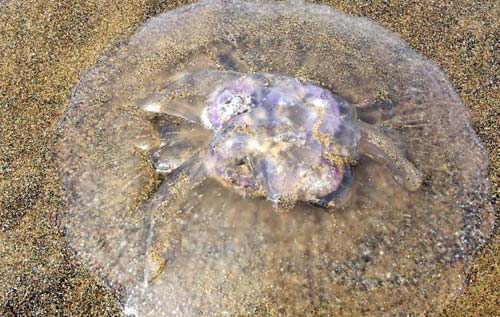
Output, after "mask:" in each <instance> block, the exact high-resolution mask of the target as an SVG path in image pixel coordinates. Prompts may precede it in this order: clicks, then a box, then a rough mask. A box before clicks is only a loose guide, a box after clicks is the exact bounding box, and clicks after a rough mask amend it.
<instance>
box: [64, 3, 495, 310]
mask: <svg viewBox="0 0 500 317" xmlns="http://www.w3.org/2000/svg"><path fill="white" fill-rule="evenodd" d="M54 152H55V154H56V156H57V158H58V162H59V166H60V170H61V174H62V178H63V186H64V191H65V195H66V210H65V211H64V213H63V217H62V219H63V225H64V228H65V232H66V238H67V240H68V242H69V245H70V246H71V248H73V249H74V250H75V252H76V254H77V256H78V257H79V258H80V259H81V261H82V262H83V263H84V264H85V265H87V266H89V267H90V268H91V269H92V270H93V271H94V272H95V273H96V274H97V275H98V276H99V277H100V278H102V280H103V281H104V282H105V283H106V285H108V286H109V287H110V288H111V289H112V290H114V291H115V292H116V293H117V296H119V298H120V300H121V302H122V304H123V309H124V312H125V313H126V314H129V315H136V316H170V315H179V316H194V315H201V316H212V315H213V316H220V315H224V314H226V315H238V316H246V315H266V316H267V315H282V316H295V315H318V316H319V315H335V316H337V315H353V314H354V315H360V314H369V315H384V314H387V315H399V314H425V313H427V314H432V313H436V312H439V311H440V310H441V309H442V308H443V307H444V305H445V304H446V303H447V302H449V300H450V299H451V298H453V297H454V296H455V295H457V294H459V293H460V291H461V288H462V286H463V281H464V275H465V274H466V273H467V265H466V264H467V260H468V259H469V258H470V255H472V254H473V252H474V251H475V250H476V249H477V248H478V247H479V246H480V245H481V244H483V243H484V241H485V239H486V238H487V237H488V235H489V233H490V231H491V227H492V223H493V211H492V207H491V204H490V200H489V199H490V196H489V193H488V183H487V180H486V168H487V162H488V160H487V157H486V155H485V152H484V150H483V148H482V146H481V144H480V143H479V141H478V139H477V136H476V135H475V133H474V131H473V129H472V128H471V126H470V123H469V116H468V114H467V111H466V108H465V107H464V106H463V105H462V103H461V102H460V100H459V98H458V96H457V94H456V93H455V91H454V90H453V88H452V87H451V85H450V83H449V82H448V81H447V79H446V77H445V75H444V74H443V72H442V71H440V70H439V68H438V67H436V66H435V65H434V64H433V63H432V62H431V61H429V60H428V59H426V58H424V57H422V56H420V55H418V54H417V53H416V52H415V51H413V50H412V49H411V48H409V47H408V46H407V45H406V44H405V43H404V42H403V41H402V40H401V39H399V37H398V36H397V35H395V34H394V33H391V32H390V31H388V30H386V29H384V28H382V27H380V26H379V25H377V24H376V23H374V22H372V21H370V20H368V19H366V18H359V17H352V16H348V15H346V14H343V13H339V12H336V11H334V10H332V9H331V8H329V7H325V6H320V5H313V4H306V3H304V2H300V1H290V2H279V3H278V2H263V1H224V0H208V1H202V2H199V3H196V4H193V5H190V6H187V7H183V8H180V9H177V10H174V11H170V12H166V13H163V14H161V15H159V16H157V17H154V18H152V19H151V20H149V21H148V22H146V23H145V24H144V25H143V26H142V27H141V28H140V29H138V31H137V32H136V33H135V34H134V35H133V36H132V37H131V38H130V39H129V40H128V41H126V42H124V43H123V44H122V45H121V46H119V47H118V48H117V49H116V50H115V51H114V52H113V53H112V54H110V55H109V56H106V57H104V58H102V59H100V60H99V61H98V62H97V63H96V64H95V65H94V66H93V67H91V68H90V69H89V70H88V71H87V72H85V73H84V74H83V76H82V77H81V79H80V82H79V84H78V85H77V87H76V88H75V90H74V92H73V95H72V98H71V104H70V106H69V108H68V110H67V113H66V115H65V116H64V118H63V120H62V121H61V124H60V127H59V129H58V131H57V136H56V141H55V145H54Z"/></svg>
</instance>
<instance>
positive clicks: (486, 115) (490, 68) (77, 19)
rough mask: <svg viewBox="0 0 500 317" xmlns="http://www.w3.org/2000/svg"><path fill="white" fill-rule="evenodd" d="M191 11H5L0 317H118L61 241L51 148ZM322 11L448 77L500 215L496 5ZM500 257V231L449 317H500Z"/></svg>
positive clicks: (463, 1)
mask: <svg viewBox="0 0 500 317" xmlns="http://www.w3.org/2000/svg"><path fill="white" fill-rule="evenodd" d="M188 2H190V1H184V0H164V1H162V0H149V1H148V0H136V1H129V0H123V1H116V0H108V1H106V0H90V1H79V0H75V1H53V0H26V1H20V0H18V1H9V0H7V1H5V0H4V1H2V0H0V225H1V227H0V316H119V315H120V309H119V303H118V302H117V300H116V298H115V297H114V295H113V294H112V293H111V292H110V291H109V290H107V289H106V288H105V287H104V286H103V285H102V283H100V282H99V281H98V279H97V278H96V277H95V276H94V275H93V274H92V273H91V272H90V271H89V270H87V269H86V268H85V267H84V266H83V265H81V264H78V262H77V261H76V257H75V255H74V254H72V253H71V250H70V249H69V248H68V246H67V244H66V243H65V241H64V239H63V238H62V235H63V232H62V229H61V228H60V227H59V226H58V223H59V220H60V219H59V216H58V215H59V212H60V211H61V209H62V208H63V205H62V201H61V197H62V193H61V179H60V177H59V176H58V174H57V171H56V168H55V163H54V159H53V155H52V153H51V142H52V138H53V133H54V130H55V129H56V126H57V123H58V121H59V120H60V118H61V116H62V114H63V113H64V111H65V109H66V107H67V105H68V103H69V99H70V94H71V89H72V88H73V87H74V86H75V84H76V83H77V82H78V78H79V76H80V74H81V73H82V72H83V71H84V70H85V69H86V68H88V67H89V66H91V65H92V64H93V63H94V62H95V61H96V59H97V58H98V57H99V56H101V55H102V54H106V53H107V52H109V51H110V50H111V49H112V48H113V47H114V45H116V43H117V42H118V41H120V40H122V39H124V38H126V37H127V35H130V34H131V32H133V30H134V28H136V27H137V26H138V25H140V23H141V22H142V21H144V20H146V19H147V18H149V17H151V16H154V15H155V14H157V13H159V12H162V11H164V10H168V9H171V8H174V7H176V6H179V5H181V4H184V3H188ZM191 2H192V1H191ZM320 2H322V3H326V4H329V5H331V6H333V7H334V8H336V9H338V10H341V11H344V12H348V13H351V14H354V15H361V16H368V17H370V18H372V19H373V20H375V21H377V22H379V23H381V24H382V25H384V26H385V27H387V28H389V29H391V30H393V31H395V32H397V33H399V34H400V35H401V37H402V38H403V39H405V40H406V41H407V42H408V43H409V44H410V45H411V46H412V47H413V48H415V49H416V50H417V51H418V52H419V53H421V54H423V55H425V56H427V57H430V58H431V59H433V60H434V61H435V62H436V63H437V64H439V65H440V66H441V67H442V68H443V69H444V71H445V72H446V73H447V75H448V76H449V79H450V81H451V82H452V83H453V84H454V86H455V88H456V90H457V91H458V93H459V94H460V96H461V98H462V100H463V102H464V104H465V105H466V106H467V107H468V108H469V109H470V113H471V119H472V124H473V126H474V128H475V130H476V131H477V133H478V135H479V136H480V138H481V140H482V142H483V144H484V145H485V147H486V149H487V151H488V153H489V156H490V160H491V164H490V170H489V178H490V181H491V185H492V186H491V191H492V194H493V199H494V200H495V201H494V203H495V207H496V210H497V211H498V210H499V207H500V201H499V199H500V119H499V118H500V87H499V86H500V45H499V44H498V39H499V38H500V18H499V17H500V4H499V3H498V1H495V0H491V1H472V0H456V1H397V2H396V1H393V2H388V1H349V2H347V1H333V0H325V1H320ZM495 41H496V42H495ZM499 254H500V235H499V234H498V230H497V234H495V235H494V236H493V237H492V238H491V240H490V241H489V243H488V244H487V245H485V246H484V248H483V249H482V250H481V251H480V252H479V253H478V254H477V255H476V256H475V258H474V259H473V263H472V269H471V272H470V274H469V275H468V278H467V280H468V284H467V286H466V288H465V291H464V294H463V295H462V296H460V297H458V298H457V299H456V300H455V301H454V302H453V303H451V304H450V305H449V306H448V308H447V309H446V311H445V312H444V313H443V315H446V316H500V300H499V298H500V286H499V285H500V256H499Z"/></svg>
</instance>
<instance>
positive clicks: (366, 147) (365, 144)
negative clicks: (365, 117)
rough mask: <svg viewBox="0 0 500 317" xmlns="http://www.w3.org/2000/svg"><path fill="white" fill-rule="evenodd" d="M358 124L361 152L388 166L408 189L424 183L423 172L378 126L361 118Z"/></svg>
mask: <svg viewBox="0 0 500 317" xmlns="http://www.w3.org/2000/svg"><path fill="white" fill-rule="evenodd" d="M358 124H359V128H360V131H361V139H360V143H359V150H360V153H361V154H363V155H366V156H367V157H369V158H371V159H373V160H375V161H376V162H378V163H380V164H383V165H384V166H386V167H387V168H388V169H389V170H390V171H391V172H392V173H393V176H394V178H395V180H396V181H397V182H398V183H399V184H401V185H402V186H404V187H405V188H406V189H407V190H409V191H416V190H418V189H419V188H420V185H421V184H422V177H423V175H422V173H421V172H420V171H419V170H418V169H417V168H416V167H415V166H414V165H413V164H412V163H411V162H410V161H408V160H407V159H406V157H405V155H404V154H403V153H402V152H401V150H400V149H398V148H397V147H396V146H395V145H394V143H392V141H391V140H389V139H388V138H387V137H386V136H385V135H384V134H383V133H382V132H380V131H379V130H378V129H377V128H376V127H374V126H371V125H369V124H367V123H365V122H363V121H361V120H358Z"/></svg>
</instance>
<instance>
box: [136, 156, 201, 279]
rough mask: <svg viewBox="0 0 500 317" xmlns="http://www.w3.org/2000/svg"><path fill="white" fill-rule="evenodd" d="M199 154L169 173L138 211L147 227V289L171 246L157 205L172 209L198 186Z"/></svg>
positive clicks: (145, 274)
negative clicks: (166, 246)
mask: <svg viewBox="0 0 500 317" xmlns="http://www.w3.org/2000/svg"><path fill="white" fill-rule="evenodd" d="M201 152H202V151H198V152H196V153H195V154H194V155H193V156H192V157H191V158H190V159H188V160H187V161H185V162H184V163H183V164H182V165H180V166H179V167H178V168H176V169H175V170H174V171H172V172H171V173H170V174H169V176H168V177H166V178H165V179H164V180H163V181H162V182H161V183H160V185H159V186H158V188H157V189H156V191H155V192H154V193H153V195H152V196H151V197H150V198H149V199H148V200H147V201H145V202H144V203H143V204H142V205H141V207H140V209H141V211H142V212H143V213H144V222H145V225H146V227H147V237H146V246H145V258H146V261H145V266H144V285H145V286H147V285H148V284H149V283H150V282H151V281H153V280H154V279H155V278H156V277H157V276H158V275H159V274H160V273H161V272H162V270H163V268H164V266H165V262H166V259H165V258H164V257H163V256H162V254H165V253H166V252H167V250H164V248H165V247H164V246H165V245H171V244H172V243H169V242H168V241H167V240H171V237H169V236H168V234H166V233H165V232H166V230H165V228H164V227H166V226H167V225H168V222H169V219H168V217H165V215H164V213H163V212H162V208H161V206H160V205H162V204H167V205H168V207H172V206H176V205H177V204H178V203H179V202H181V201H182V200H183V199H184V194H185V193H186V192H187V191H189V190H190V189H192V188H194V187H195V186H197V185H198V184H199V183H201V182H202V181H203V179H204V177H205V172H204V167H203V164H202V163H201V162H202V159H201V158H202V155H203V154H202V153H201Z"/></svg>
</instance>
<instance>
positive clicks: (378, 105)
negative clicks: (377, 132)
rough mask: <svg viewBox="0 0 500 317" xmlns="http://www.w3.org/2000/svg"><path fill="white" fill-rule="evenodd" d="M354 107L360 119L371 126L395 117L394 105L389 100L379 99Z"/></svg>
mask: <svg viewBox="0 0 500 317" xmlns="http://www.w3.org/2000/svg"><path fill="white" fill-rule="evenodd" d="M353 106H354V108H355V109H356V114H357V116H358V119H360V120H362V121H364V122H367V123H369V124H377V123H381V122H384V121H387V120H390V119H391V118H393V117H394V103H393V101H392V100H391V99H389V98H384V97H378V98H376V99H374V100H369V101H365V102H362V103H360V104H354V105H353Z"/></svg>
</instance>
